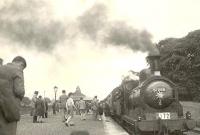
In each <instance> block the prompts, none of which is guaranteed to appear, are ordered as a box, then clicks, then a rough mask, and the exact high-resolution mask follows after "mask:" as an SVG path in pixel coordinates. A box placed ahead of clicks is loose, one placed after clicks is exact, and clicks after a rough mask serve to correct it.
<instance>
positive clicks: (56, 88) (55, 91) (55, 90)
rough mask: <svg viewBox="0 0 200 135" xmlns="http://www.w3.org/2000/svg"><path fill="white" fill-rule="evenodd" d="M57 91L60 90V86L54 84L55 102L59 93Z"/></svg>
mask: <svg viewBox="0 0 200 135" xmlns="http://www.w3.org/2000/svg"><path fill="white" fill-rule="evenodd" d="M57 91H58V87H57V86H54V93H55V102H56V94H57Z"/></svg>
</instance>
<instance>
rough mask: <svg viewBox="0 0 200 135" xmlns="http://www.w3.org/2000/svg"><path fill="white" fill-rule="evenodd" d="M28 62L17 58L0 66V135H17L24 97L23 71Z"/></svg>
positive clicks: (19, 57)
mask: <svg viewBox="0 0 200 135" xmlns="http://www.w3.org/2000/svg"><path fill="white" fill-rule="evenodd" d="M25 67H26V61H25V59H24V58H23V57H21V56H17V57H15V58H14V59H13V61H12V63H9V64H6V65H3V66H0V135H16V128H17V121H19V120H20V102H21V100H22V98H23V97H24V94H25V90H24V76H23V70H24V68H25Z"/></svg>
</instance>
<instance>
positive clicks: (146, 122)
mask: <svg viewBox="0 0 200 135" xmlns="http://www.w3.org/2000/svg"><path fill="white" fill-rule="evenodd" d="M159 58H160V56H159V55H156V56H155V55H154V56H148V57H147V60H148V61H149V63H150V68H149V69H144V70H142V71H141V72H140V77H139V78H140V80H139V84H138V85H137V87H136V84H135V83H137V82H136V81H135V80H129V81H125V82H123V83H122V84H121V85H120V86H118V87H117V88H115V89H114V90H113V91H112V92H111V93H110V94H109V95H108V96H107V98H106V99H105V102H106V103H107V104H108V105H109V107H110V114H111V115H112V116H113V117H114V118H115V119H117V120H118V121H119V122H120V124H121V125H123V127H124V128H126V129H127V130H128V131H129V132H130V133H131V134H133V135H146V134H151V135H171V134H174V135H181V134H183V132H184V131H188V130H191V129H193V128H194V127H195V121H194V120H192V119H191V114H190V112H187V113H186V114H183V108H182V105H181V104H180V102H179V100H178V93H177V90H176V85H175V84H174V83H173V82H172V81H170V80H169V79H167V78H165V77H163V76H161V75H160V71H159Z"/></svg>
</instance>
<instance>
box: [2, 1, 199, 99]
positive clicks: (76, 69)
mask: <svg viewBox="0 0 200 135" xmlns="http://www.w3.org/2000/svg"><path fill="white" fill-rule="evenodd" d="M199 5H200V1H199V0H151V1H150V0H126V1H124V0H29V1H27V0H17V1H16V0H1V1H0V45H1V49H0V57H1V58H3V59H4V64H6V63H8V62H10V61H11V60H12V59H13V57H15V56H16V55H21V56H23V57H25V59H26V60H27V65H28V66H27V68H26V69H25V70H24V77H25V88H26V95H25V96H28V97H32V95H33V92H34V91H35V90H38V91H39V92H40V94H41V95H44V91H45V96H48V97H50V98H53V95H54V92H53V87H54V86H55V85H56V86H57V87H58V95H60V94H61V91H62V90H63V89H65V90H66V91H67V93H68V92H74V91H75V88H76V86H80V88H81V90H82V92H83V93H84V94H85V95H87V96H90V97H93V96H95V95H97V96H98V97H99V98H100V99H102V98H104V97H106V95H108V94H109V92H111V90H112V89H113V88H115V87H116V86H118V85H119V84H120V82H121V79H122V76H123V75H126V74H127V73H128V71H129V70H134V71H140V70H141V69H142V68H145V67H146V66H147V64H146V62H145V56H146V55H147V54H148V53H149V52H154V49H155V47H154V43H157V42H158V41H159V40H162V39H165V38H167V37H183V36H185V35H186V34H187V33H188V32H190V31H193V30H196V29H199V28H200V19H199V18H200V14H199V12H200V8H199Z"/></svg>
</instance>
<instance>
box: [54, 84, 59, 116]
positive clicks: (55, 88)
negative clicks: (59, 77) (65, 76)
mask: <svg viewBox="0 0 200 135" xmlns="http://www.w3.org/2000/svg"><path fill="white" fill-rule="evenodd" d="M53 89H54V94H55V102H54V104H53V114H56V94H57V91H58V87H57V86H54V88H53Z"/></svg>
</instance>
